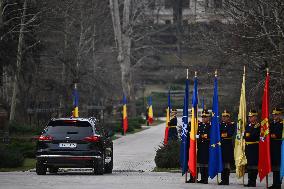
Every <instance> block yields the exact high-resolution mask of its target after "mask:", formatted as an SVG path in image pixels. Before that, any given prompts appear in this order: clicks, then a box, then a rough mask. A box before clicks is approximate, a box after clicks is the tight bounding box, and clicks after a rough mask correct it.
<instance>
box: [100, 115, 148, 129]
mask: <svg viewBox="0 0 284 189" xmlns="http://www.w3.org/2000/svg"><path fill="white" fill-rule="evenodd" d="M144 122H145V120H143V118H142V117H134V118H128V132H132V131H134V130H135V129H141V125H142V124H144ZM104 128H105V129H108V130H112V131H113V132H116V133H121V132H122V121H121V120H115V121H108V122H105V123H104Z"/></svg>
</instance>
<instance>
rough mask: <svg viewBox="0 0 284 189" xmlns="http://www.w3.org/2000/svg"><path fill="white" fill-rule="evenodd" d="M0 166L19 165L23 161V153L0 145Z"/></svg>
mask: <svg viewBox="0 0 284 189" xmlns="http://www.w3.org/2000/svg"><path fill="white" fill-rule="evenodd" d="M0 160H1V161H0V168H14V167H20V166H22V165H23V162H24V155H23V154H22V153H21V151H20V150H18V149H15V148H10V147H9V145H8V146H3V145H2V146H0Z"/></svg>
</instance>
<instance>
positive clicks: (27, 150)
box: [8, 140, 36, 158]
mask: <svg viewBox="0 0 284 189" xmlns="http://www.w3.org/2000/svg"><path fill="white" fill-rule="evenodd" d="M8 147H9V148H11V149H16V150H18V151H19V152H21V153H22V154H23V156H24V157H25V158H35V150H36V144H35V142H31V141H26V140H15V141H14V140H12V143H11V144H9V145H8Z"/></svg>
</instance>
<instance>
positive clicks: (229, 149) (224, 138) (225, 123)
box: [219, 110, 235, 185]
mask: <svg viewBox="0 0 284 189" xmlns="http://www.w3.org/2000/svg"><path fill="white" fill-rule="evenodd" d="M230 117H231V114H230V113H229V112H228V111H227V110H224V112H223V113H222V121H221V123H220V134H221V147H222V160H223V171H222V174H221V180H222V181H221V182H220V183H219V185H229V177H230V169H231V165H233V164H234V150H233V149H234V147H233V136H234V134H235V124H234V122H231V120H230Z"/></svg>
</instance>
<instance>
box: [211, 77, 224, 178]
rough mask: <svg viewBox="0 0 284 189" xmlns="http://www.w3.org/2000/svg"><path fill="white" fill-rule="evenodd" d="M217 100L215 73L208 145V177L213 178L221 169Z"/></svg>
mask: <svg viewBox="0 0 284 189" xmlns="http://www.w3.org/2000/svg"><path fill="white" fill-rule="evenodd" d="M219 123H220V122H219V102H218V79H217V74H216V75H215V79H214V96H213V108H212V121H211V127H210V146H209V165H208V166H209V167H208V173H209V177H210V178H211V179H213V178H214V177H215V176H216V175H218V173H221V172H222V171H223V162H222V149H221V135H220V125H219Z"/></svg>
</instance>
